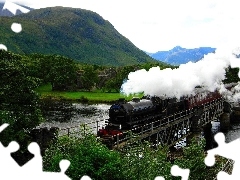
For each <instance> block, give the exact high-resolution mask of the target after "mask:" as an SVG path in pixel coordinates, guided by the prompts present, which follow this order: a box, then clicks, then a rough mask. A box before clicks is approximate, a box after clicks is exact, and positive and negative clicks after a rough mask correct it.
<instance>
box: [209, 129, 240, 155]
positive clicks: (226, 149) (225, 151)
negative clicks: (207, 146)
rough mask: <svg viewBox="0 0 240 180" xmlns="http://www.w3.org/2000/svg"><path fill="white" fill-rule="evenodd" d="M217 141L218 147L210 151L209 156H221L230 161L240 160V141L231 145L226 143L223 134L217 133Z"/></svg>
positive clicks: (235, 141)
mask: <svg viewBox="0 0 240 180" xmlns="http://www.w3.org/2000/svg"><path fill="white" fill-rule="evenodd" d="M214 139H215V141H216V142H217V143H218V147H217V148H214V149H211V150H208V151H207V152H208V154H210V155H211V156H212V155H213V154H215V155H219V156H222V157H225V158H228V159H232V160H236V159H239V155H238V154H239V153H238V150H239V149H240V140H239V139H236V140H234V141H232V142H230V143H226V142H225V135H224V134H223V133H217V134H216V135H215V136H214Z"/></svg>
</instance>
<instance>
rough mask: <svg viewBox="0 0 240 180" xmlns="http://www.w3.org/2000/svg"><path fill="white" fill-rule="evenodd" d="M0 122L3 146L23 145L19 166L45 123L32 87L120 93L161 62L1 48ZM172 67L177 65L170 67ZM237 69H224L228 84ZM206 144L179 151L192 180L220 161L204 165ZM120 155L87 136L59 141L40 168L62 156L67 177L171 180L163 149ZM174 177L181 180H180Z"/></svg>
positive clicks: (53, 167) (54, 167)
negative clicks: (118, 63)
mask: <svg viewBox="0 0 240 180" xmlns="http://www.w3.org/2000/svg"><path fill="white" fill-rule="evenodd" d="M0 59H1V60H0V75H1V81H0V121H1V124H3V123H9V124H10V126H9V128H7V129H6V130H4V131H3V132H2V133H1V134H0V139H1V143H3V145H4V146H7V145H8V144H9V143H10V142H11V141H12V140H16V141H17V142H18V143H19V144H20V145H21V150H20V151H18V152H17V153H14V154H13V155H12V156H13V157H14V158H15V159H16V160H17V162H18V163H19V164H20V165H23V164H25V163H26V162H27V161H28V160H29V159H31V158H32V154H30V153H29V152H28V150H27V146H28V144H29V143H30V142H31V141H32V139H31V136H30V132H31V130H32V129H33V128H34V127H36V126H37V125H38V124H40V123H41V122H43V121H44V118H43V116H42V112H41V109H40V101H41V99H40V94H39V93H37V92H36V89H37V88H38V87H40V86H42V85H44V84H48V83H49V84H51V87H52V91H53V92H54V91H90V92H91V91H94V90H100V91H102V92H106V93H107V92H116V93H119V90H120V87H121V85H122V83H123V81H124V80H126V79H127V76H128V74H129V72H132V71H135V70H138V69H142V68H144V69H146V70H148V69H149V68H151V67H153V66H160V67H161V68H168V67H170V66H165V67H162V65H161V64H150V63H146V64H136V65H131V66H123V67H113V66H99V65H90V64H81V63H78V62H76V61H74V60H72V59H69V58H66V57H63V56H59V55H42V54H32V55H18V54H14V53H11V52H8V51H3V50H0ZM170 68H176V67H170ZM237 73H238V69H228V71H227V78H226V82H227V83H229V82H236V81H238V80H239V78H238V76H237ZM203 146H204V143H203V144H202V145H201V144H199V143H197V142H195V143H193V144H192V145H191V146H190V147H187V148H185V149H184V150H183V153H182V155H181V156H180V157H179V158H177V159H176V160H175V161H174V164H178V165H179V166H181V167H182V168H187V167H188V168H190V169H191V174H190V178H191V179H205V178H207V177H210V176H214V175H216V171H217V170H218V169H219V167H220V165H221V162H224V161H223V160H221V159H220V161H219V163H217V165H216V166H214V167H213V168H208V167H206V166H205V165H204V162H203V159H204V156H205V154H204V150H203ZM137 149H138V151H137V152H142V154H141V156H139V154H138V155H137V156H136V148H135V149H130V150H129V152H127V153H125V154H123V153H121V152H115V151H110V150H109V149H107V148H106V146H104V145H102V144H101V143H100V142H98V141H97V140H96V138H94V137H93V136H92V135H91V134H89V135H86V136H83V138H80V139H76V138H69V137H62V138H59V139H58V140H57V141H56V142H54V143H53V144H52V146H50V147H49V149H48V150H47V151H46V153H45V155H44V157H43V158H44V169H45V170H46V171H58V170H59V169H58V168H59V166H58V163H59V161H60V160H61V159H63V158H66V159H69V160H70V161H71V166H70V168H69V170H68V171H67V175H69V177H71V178H72V179H76V180H77V179H80V178H81V176H83V175H89V176H90V177H91V178H92V179H109V178H110V179H115V180H116V179H133V180H135V179H154V177H156V176H158V175H159V176H160V175H161V176H164V177H165V178H166V179H170V178H173V177H172V176H171V175H170V167H171V166H172V165H173V164H172V163H171V162H170V161H169V160H168V159H167V157H168V155H167V151H166V149H164V147H159V148H158V149H152V148H151V147H150V146H148V145H147V142H146V143H145V144H144V143H139V146H138V147H137ZM176 179H179V178H178V177H177V178H176Z"/></svg>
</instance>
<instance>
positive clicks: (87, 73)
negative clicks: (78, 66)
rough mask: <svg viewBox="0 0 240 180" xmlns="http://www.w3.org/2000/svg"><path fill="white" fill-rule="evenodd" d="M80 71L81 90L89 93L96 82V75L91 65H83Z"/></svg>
mask: <svg viewBox="0 0 240 180" xmlns="http://www.w3.org/2000/svg"><path fill="white" fill-rule="evenodd" d="M82 70H83V74H82V76H81V81H82V85H83V86H82V88H83V89H86V90H88V91H90V90H91V89H92V88H93V87H94V86H95V84H96V83H97V81H98V73H97V71H96V70H95V67H94V66H92V65H85V66H83V67H82Z"/></svg>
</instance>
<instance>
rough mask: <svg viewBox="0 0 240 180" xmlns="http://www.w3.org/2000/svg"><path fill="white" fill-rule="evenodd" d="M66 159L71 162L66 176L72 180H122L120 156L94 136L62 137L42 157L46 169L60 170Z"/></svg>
mask: <svg viewBox="0 0 240 180" xmlns="http://www.w3.org/2000/svg"><path fill="white" fill-rule="evenodd" d="M62 159H67V160H69V161H70V162H71V165H70V167H69V169H68V170H67V172H66V174H67V175H68V176H69V177H70V178H72V179H73V180H79V179H81V177H82V176H84V175H88V176H90V177H91V178H92V179H96V180H106V179H109V180H120V179H121V180H122V179H126V178H124V176H123V169H122V165H121V157H120V154H119V153H118V152H116V151H110V150H109V149H108V148H107V147H106V146H104V145H102V144H101V143H100V142H98V141H97V140H96V137H94V136H93V135H86V136H84V138H73V137H71V138H69V137H66V136H64V137H60V138H59V139H58V141H57V142H56V143H55V144H53V145H52V146H51V147H50V148H49V149H48V150H47V151H46V153H45V155H44V157H43V164H44V170H46V171H59V162H60V161H61V160H62Z"/></svg>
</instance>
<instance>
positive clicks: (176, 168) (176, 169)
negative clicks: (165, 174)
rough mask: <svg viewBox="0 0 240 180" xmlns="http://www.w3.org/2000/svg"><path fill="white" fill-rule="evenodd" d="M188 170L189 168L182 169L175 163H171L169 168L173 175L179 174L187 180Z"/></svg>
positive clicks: (183, 179)
mask: <svg viewBox="0 0 240 180" xmlns="http://www.w3.org/2000/svg"><path fill="white" fill-rule="evenodd" d="M189 173H190V170H189V169H182V168H180V167H179V166H177V165H173V166H172V168H171V174H172V175H173V176H181V177H182V180H188V177H189Z"/></svg>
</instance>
